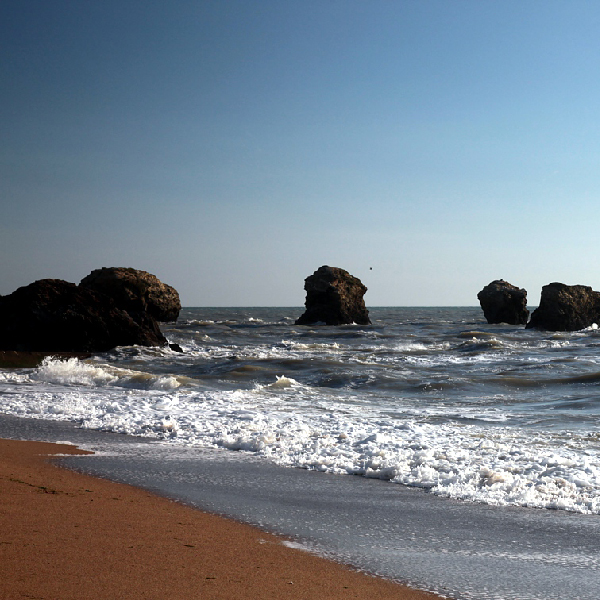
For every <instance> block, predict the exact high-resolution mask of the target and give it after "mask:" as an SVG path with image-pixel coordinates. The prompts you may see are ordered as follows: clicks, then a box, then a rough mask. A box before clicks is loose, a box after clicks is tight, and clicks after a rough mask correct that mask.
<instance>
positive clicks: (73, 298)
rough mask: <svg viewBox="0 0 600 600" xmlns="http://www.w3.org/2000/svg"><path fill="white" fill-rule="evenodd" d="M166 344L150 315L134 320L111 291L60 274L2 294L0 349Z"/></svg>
mask: <svg viewBox="0 0 600 600" xmlns="http://www.w3.org/2000/svg"><path fill="white" fill-rule="evenodd" d="M166 343H167V340H166V339H165V337H164V336H163V334H162V333H161V331H160V329H159V327H158V323H157V322H156V320H155V319H153V318H152V317H151V316H149V315H141V316H140V318H139V319H137V320H134V319H133V318H132V317H131V315H129V314H128V313H127V312H126V311H125V310H123V309H121V308H118V307H117V306H116V305H115V303H114V302H113V301H112V299H111V298H109V297H108V296H104V295H102V294H98V293H97V292H94V291H93V290H90V289H86V288H82V287H80V286H77V285H75V284H74V283H69V282H68V281H63V280H61V279H41V280H39V281H35V282H34V283H31V284H29V285H27V286H24V287H20V288H18V289H17V290H15V291H14V292H13V293H12V294H8V295H7V296H2V297H0V350H17V351H34V352H36V351H37V352H103V351H106V350H110V349H112V348H114V347H116V346H131V345H134V344H137V345H140V346H158V345H163V344H166Z"/></svg>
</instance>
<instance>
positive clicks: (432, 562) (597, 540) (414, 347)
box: [0, 308, 600, 600]
mask: <svg viewBox="0 0 600 600" xmlns="http://www.w3.org/2000/svg"><path fill="white" fill-rule="evenodd" d="M301 313H302V309H301V308H262V309H260V308H189V309H184V310H183V311H182V313H181V315H180V318H179V320H178V321H177V323H174V324H164V325H163V331H164V333H165V335H166V336H167V338H168V339H169V341H170V342H173V343H177V344H179V345H180V346H181V347H182V349H183V352H182V353H179V352H174V351H173V350H171V349H168V348H141V347H122V348H117V349H115V350H114V351H111V352H108V353H104V354H99V355H95V356H94V357H93V358H91V359H88V360H77V359H71V360H67V361H59V360H53V359H50V360H46V361H44V363H43V364H42V365H40V366H39V367H38V368H35V369H0V411H1V412H3V413H4V415H11V416H8V417H7V416H5V417H4V421H0V433H1V434H2V435H7V437H8V436H14V435H17V436H18V435H22V436H25V437H30V438H31V439H54V440H69V441H73V442H74V443H78V444H80V445H82V446H83V447H86V445H87V447H89V448H90V449H93V450H94V451H96V452H97V454H96V455H95V456H93V457H90V458H87V457H81V458H76V459H69V461H70V464H71V466H73V465H74V464H76V463H77V462H78V461H79V463H78V464H79V465H85V467H81V468H84V469H85V470H88V471H92V472H95V473H97V474H100V475H104V476H108V477H112V478H115V479H119V480H122V481H127V482H130V483H134V484H137V485H142V486H145V487H148V488H151V489H155V490H156V491H159V492H160V493H164V494H166V495H171V496H173V497H176V498H179V499H181V500H184V501H187V502H191V503H192V504H196V505H198V506H201V507H203V508H206V509H209V510H214V511H215V512H223V513H226V514H229V515H231V516H234V517H236V518H239V519H242V520H247V521H249V522H252V523H256V524H258V525H260V526H263V527H265V528H267V529H273V530H275V531H279V532H283V533H286V534H288V535H292V536H297V539H298V543H300V544H301V545H302V546H303V547H306V548H309V549H312V550H314V551H317V552H319V553H321V554H329V555H333V556H335V557H337V558H339V559H340V560H343V561H345V562H349V563H350V564H354V565H356V566H358V567H360V568H364V569H366V570H368V571H371V572H377V573H380V574H383V575H385V576H387V577H391V578H400V579H403V580H405V581H408V582H409V583H412V584H414V585H416V586H417V587H421V588H423V589H431V590H434V591H437V592H438V593H446V594H448V595H450V596H452V597H457V598H465V599H467V598H468V599H470V598H473V599H476V598H479V599H482V598H485V599H488V598H489V599H494V600H506V599H508V598H514V599H517V598H518V599H519V600H523V599H524V598H532V599H536V600H547V599H549V598H564V597H570V598H582V599H586V600H592V599H595V598H598V597H600V563H599V561H598V558H597V557H598V555H599V551H600V519H599V518H598V514H599V513H600V428H599V424H600V401H599V397H598V389H599V387H598V386H599V382H600V365H599V361H600V357H599V355H598V348H599V343H600V331H599V330H598V329H597V328H596V327H590V328H589V329H586V330H583V331H577V332H570V333H553V332H543V331H535V330H525V329H524V328H523V327H518V326H509V325H488V324H487V323H486V322H485V320H484V318H483V315H482V312H481V310H480V309H479V308H373V309H371V310H370V315H371V319H372V321H373V324H372V325H369V326H358V325H347V326H341V327H327V326H310V327H306V326H296V325H295V324H294V321H295V319H296V318H297V317H298V316H299V315H300V314H301ZM14 417H17V418H16V419H15V418H14ZM19 417H21V419H19ZM23 417H25V418H23ZM32 419H33V421H32ZM17 422H19V423H24V424H25V425H24V426H23V427H24V429H23V428H21V430H20V433H19V427H17V428H16V429H14V427H16V426H15V425H14V424H15V423H17ZM31 423H39V427H37V429H36V427H32V426H31V425H30V424H31ZM53 424H54V425H53ZM51 426H52V427H54V428H55V429H56V431H54V432H51V431H50V429H51ZM11 431H16V432H17V433H16V434H15V433H13V434H11ZM76 432H78V433H76ZM108 432H112V433H108ZM114 433H125V434H129V436H134V437H133V438H132V437H127V436H117V437H115V436H114ZM135 439H137V440H139V443H135V442H134V441H132V440H135ZM115 440H118V441H117V442H115ZM280 467H293V468H292V469H281V468H280ZM319 472H324V473H329V474H331V475H330V476H323V475H322V473H319ZM283 473H288V474H289V476H284V475H283ZM347 475H355V476H358V477H347ZM342 476H346V477H342ZM548 509H553V510H548Z"/></svg>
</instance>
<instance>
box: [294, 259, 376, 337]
mask: <svg viewBox="0 0 600 600" xmlns="http://www.w3.org/2000/svg"><path fill="white" fill-rule="evenodd" d="M304 289H305V290H306V302H305V306H306V311H305V312H304V314H303V315H302V316H301V317H300V318H299V319H298V320H297V321H296V325H311V324H313V323H325V324H326V325H344V324H350V323H356V324H358V325H369V324H370V323H371V321H370V319H369V311H368V310H367V309H366V307H365V302H364V300H363V296H364V295H365V292H366V291H367V288H366V286H364V285H363V284H362V282H361V281H360V279H358V278H356V277H353V276H352V275H350V273H348V272H347V271H344V270H343V269H338V268H337V267H327V266H323V267H321V268H319V269H318V270H317V271H315V272H314V273H313V274H312V275H310V276H309V277H307V278H306V279H305V281H304Z"/></svg>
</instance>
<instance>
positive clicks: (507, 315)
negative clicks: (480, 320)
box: [477, 279, 529, 325]
mask: <svg viewBox="0 0 600 600" xmlns="http://www.w3.org/2000/svg"><path fill="white" fill-rule="evenodd" d="M477 298H478V300H479V304H481V308H482V309H483V314H484V316H485V318H486V319H487V322H488V323H508V324H509V325H526V324H527V319H528V317H529V311H528V310H527V291H526V290H524V289H522V288H518V287H516V286H514V285H512V284H510V283H508V282H506V281H504V279H496V280H495V281H492V282H491V283H489V284H488V285H486V286H485V287H484V288H483V289H482V290H481V291H480V292H479V293H478V294H477Z"/></svg>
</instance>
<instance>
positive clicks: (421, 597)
mask: <svg viewBox="0 0 600 600" xmlns="http://www.w3.org/2000/svg"><path fill="white" fill-rule="evenodd" d="M57 454H58V455H60V454H63V455H64V454H88V453H87V452H85V451H83V450H79V449H78V448H77V447H76V446H72V445H66V444H54V443H48V442H29V441H15V440H6V439H0V514H1V515H3V517H4V518H3V519H2V521H3V525H2V532H1V534H0V565H2V566H1V567H0V570H1V572H2V577H0V598H16V597H21V596H35V597H43V598H45V599H46V600H48V599H57V600H58V599H60V600H68V599H71V598H72V599H73V600H75V599H77V600H83V599H86V598H90V600H91V599H92V598H93V599H102V598H107V599H108V598H117V597H127V598H181V599H184V598H185V599H189V598H200V597H201V598H211V599H232V600H233V599H234V598H235V599H238V600H245V599H251V598H252V599H256V598H274V599H275V598H298V599H300V598H302V599H311V598H328V599H332V600H334V599H338V598H340V599H346V598H365V599H366V598H373V599H377V598H381V599H388V598H389V599H392V598H394V599H398V600H434V599H436V598H440V597H439V596H436V595H433V594H430V593H427V592H422V591H419V590H414V589H411V588H408V587H405V586H403V585H401V584H399V583H396V582H394V581H391V580H387V579H383V578H379V577H375V576H371V575H369V574H366V573H363V572H358V571H356V570H353V569H352V568H350V567H347V566H344V565H341V564H338V563H336V562H333V561H330V560H328V559H325V558H322V557H319V556H316V555H313V554H310V553H308V552H306V551H304V550H300V549H296V548H291V547H289V546H287V545H285V541H286V540H285V538H283V537H282V536H276V535H273V534H269V533H265V532H263V531H261V530H260V529H258V528H255V527H252V526H250V525H246V524H244V523H240V522H237V521H234V520H231V519H227V518H225V517H221V516H218V515H214V514H210V513H207V512H204V511H201V510H199V509H196V508H192V507H190V506H187V505H184V504H181V503H178V502H175V501H173V500H169V499H166V498H163V497H160V496H157V495H154V494H152V493H150V492H148V491H146V490H143V489H141V488H136V487H133V486H130V485H126V484H121V483H115V482H112V481H108V480H105V479H100V478H96V477H92V476H90V475H85V474H82V473H78V472H75V471H71V470H68V469H65V468H61V467H59V466H57V465H55V464H53V463H52V462H51V457H52V455H57Z"/></svg>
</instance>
